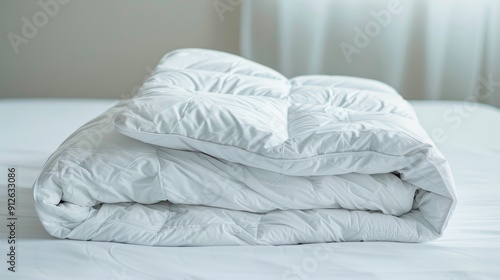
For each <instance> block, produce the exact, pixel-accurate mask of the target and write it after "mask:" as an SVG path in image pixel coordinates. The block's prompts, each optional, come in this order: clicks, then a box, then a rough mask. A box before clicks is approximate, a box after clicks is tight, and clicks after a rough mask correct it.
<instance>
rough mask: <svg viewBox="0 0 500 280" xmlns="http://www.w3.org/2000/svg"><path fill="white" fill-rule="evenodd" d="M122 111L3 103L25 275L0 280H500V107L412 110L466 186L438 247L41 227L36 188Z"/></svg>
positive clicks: (1, 129) (3, 201)
mask: <svg viewBox="0 0 500 280" xmlns="http://www.w3.org/2000/svg"><path fill="white" fill-rule="evenodd" d="M113 103H114V101H112V100H75V99H67V100H57V99H52V100H36V99H24V100H15V99H14V100H6V99H3V100H0V135H1V136H0V188H1V189H0V194H1V195H0V220H1V222H0V228H1V235H0V249H1V253H2V255H3V257H2V258H1V259H3V260H5V259H6V254H7V246H8V245H7V240H6V238H7V232H6V224H7V220H6V218H7V198H6V168H7V167H16V168H17V170H18V172H17V179H18V189H17V197H18V200H17V201H16V202H17V212H16V214H17V217H18V227H17V233H16V238H17V243H18V247H17V257H18V258H17V272H16V273H11V272H9V271H7V263H6V262H5V261H2V262H0V263H1V265H0V279H219V280H220V279H241V280H242V279H500V146H499V143H500V110H498V109H495V108H492V107H488V106H483V105H481V106H478V107H474V108H475V109H474V110H471V109H470V106H469V107H467V108H466V109H467V110H465V111H464V108H465V107H464V103H460V102H429V101H420V102H417V101H415V102H412V104H413V105H414V107H415V109H416V111H417V114H418V116H419V119H420V121H421V123H422V125H423V126H424V128H426V129H427V131H428V132H429V133H431V135H432V133H435V131H436V130H439V131H440V132H441V134H443V131H444V136H445V137H439V139H438V140H439V141H440V142H441V143H440V144H438V146H439V148H440V149H441V151H442V152H443V153H444V154H445V156H446V157H447V158H448V160H449V162H450V165H451V167H452V170H453V172H454V175H455V180H456V185H457V192H458V199H459V203H458V206H457V209H456V211H455V214H454V216H453V218H452V220H451V221H450V224H449V227H448V229H447V230H446V231H445V234H444V236H443V237H442V238H440V239H438V240H436V241H433V242H428V243H420V244H407V243H390V242H364V243H330V244H311V245H294V246H275V247H272V246H252V247H200V248H193V247H191V248H189V247H181V248H169V247H146V246H137V245H128V244H119V243H104V242H84V241H73V240H59V239H55V238H53V237H51V236H49V235H48V234H47V233H46V232H45V230H44V229H43V227H42V225H41V224H40V222H39V221H38V218H37V216H36V213H35V210H34V206H33V196H32V192H31V186H32V184H33V182H34V180H35V178H36V176H37V175H38V172H39V171H40V169H41V167H42V165H43V163H44V161H45V160H46V158H47V157H48V156H49V155H50V154H51V152H52V151H54V150H55V149H56V148H57V146H58V145H59V144H60V143H61V142H62V141H63V140H64V139H65V138H66V137H67V136H68V135H69V134H70V133H71V132H73V131H74V130H75V129H76V128H77V127H79V126H80V125H81V124H83V123H84V122H86V121H88V120H90V119H91V118H92V117H93V116H96V115H97V114H98V113H100V112H102V111H104V110H105V109H106V108H108V107H110V106H111V105H112V104H113ZM457 108H458V109H457ZM460 110H461V111H460ZM465 113H467V114H465ZM443 114H445V115H444V116H443ZM450 116H451V117H454V118H450ZM457 116H458V117H459V118H460V124H459V125H458V121H457ZM436 135H439V133H437V134H436ZM6 277H9V278H6Z"/></svg>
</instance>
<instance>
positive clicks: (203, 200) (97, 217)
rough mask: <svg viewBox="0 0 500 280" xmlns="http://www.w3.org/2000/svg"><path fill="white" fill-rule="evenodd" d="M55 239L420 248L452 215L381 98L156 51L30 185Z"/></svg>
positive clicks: (220, 60)
mask: <svg viewBox="0 0 500 280" xmlns="http://www.w3.org/2000/svg"><path fill="white" fill-rule="evenodd" d="M34 197H35V203H36V210H37V213H38V215H39V218H40V220H41V222H42V224H43V226H44V227H45V229H46V230H47V231H48V232H49V233H50V234H51V235H53V236H56V237H59V238H70V239H79V240H96V241H115V242H125V243H133V244H143V245H156V246H208V245H281V244H299V243H314V242H334V241H400V242H422V241H429V240H433V239H435V238H438V237H439V236H441V235H442V233H443V231H444V229H445V228H446V225H447V223H448V221H449V219H450V216H451V215H452V212H453V209H454V207H455V203H456V197H455V191H454V183H453V177H452V174H451V172H450V169H449V166H448V164H447V162H446V160H445V158H444V157H443V156H442V154H441V153H440V152H439V151H438V149H437V148H436V146H435V144H434V143H433V142H432V141H431V139H430V138H429V136H428V135H427V134H426V132H425V131H424V130H423V129H422V127H421V126H420V125H419V123H418V120H417V117H416V116H415V113H414V111H413V109H412V108H411V106H410V105H409V103H407V102H406V101H405V100H404V99H403V98H402V97H401V96H400V95H399V94H398V93H397V92H396V91H395V90H394V89H393V88H391V87H390V86H388V85H386V84H383V83H381V82H377V81H373V80H368V79H361V78H354V77H345V76H301V77H296V78H293V79H287V78H285V77H284V76H283V75H281V74H280V73H278V72H276V71H274V70H272V69H270V68H267V67H265V66H262V65H260V64H257V63H254V62H251V61H248V60H246V59H243V58H241V57H238V56H235V55H231V54H227V53H222V52H217V51H212V50H203V49H181V50H176V51H173V52H170V53H168V54H166V55H165V56H164V57H163V58H162V59H161V61H160V63H159V64H158V66H157V67H156V69H155V72H154V73H153V75H152V76H151V77H150V78H149V79H148V80H146V81H145V83H144V85H143V86H142V87H141V88H140V89H139V91H138V93H137V94H136V95H135V96H134V97H133V98H131V99H129V100H123V101H121V102H119V103H118V104H116V105H115V106H113V107H112V108H110V109H109V110H107V111H106V112H104V113H103V114H101V115H100V116H98V117H96V118H95V119H93V120H91V121H90V122H88V123H87V124H85V125H83V126H82V127H81V128H79V129H78V130H77V131H76V132H74V133H73V134H72V135H71V136H70V137H69V138H68V139H67V140H66V141H65V142H64V143H63V144H62V145H61V146H60V147H59V148H58V149H57V150H56V151H55V152H54V153H53V154H52V156H51V157H50V158H49V159H48V161H47V163H46V164H45V166H44V168H43V171H42V173H41V174H40V176H39V178H38V180H37V181H36V182H35V185H34Z"/></svg>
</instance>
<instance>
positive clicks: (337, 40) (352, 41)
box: [241, 0, 500, 107]
mask: <svg viewBox="0 0 500 280" xmlns="http://www.w3.org/2000/svg"><path fill="white" fill-rule="evenodd" d="M241 12H242V23H241V31H242V34H241V52H242V55H243V56H245V57H247V58H250V59H252V60H255V61H258V62H260V63H263V64H265V65H268V66H270V67H272V68H274V69H276V70H278V71H280V72H281V73H283V74H285V75H286V76H288V77H293V76H297V75H305V74H327V75H350V76H359V77H366V78H372V79H377V80H381V81H384V82H386V83H388V84H390V85H392V86H393V87H395V88H396V89H397V90H398V91H399V92H400V93H401V94H402V95H403V96H405V97H406V98H408V99H453V100H466V101H479V102H483V103H489V104H492V105H495V106H498V107H500V0H406V1H405V0H365V1H362V0H282V1H279V0H250V1H249V0H247V1H244V2H243V6H242V11H241Z"/></svg>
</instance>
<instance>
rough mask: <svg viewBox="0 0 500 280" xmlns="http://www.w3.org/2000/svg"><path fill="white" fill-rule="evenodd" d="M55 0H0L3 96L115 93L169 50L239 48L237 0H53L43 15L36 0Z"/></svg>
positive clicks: (127, 90)
mask: <svg viewBox="0 0 500 280" xmlns="http://www.w3.org/2000/svg"><path fill="white" fill-rule="evenodd" d="M54 1H56V0H15V1H10V0H0V31H1V32H0V36H1V37H0V97H1V98H18V97H79V98H117V99H118V98H120V96H123V95H130V94H131V92H132V91H134V90H136V89H137V87H138V86H139V85H141V83H142V81H143V79H144V78H145V77H146V76H147V75H148V73H149V71H150V70H149V69H152V68H154V66H155V65H156V63H157V62H158V60H159V59H160V58H161V56H162V55H163V54H165V53H166V52H168V51H171V50H174V49H177V48H185V47H199V48H211V49H217V50H222V51H227V52H231V53H238V52H239V21H240V20H239V17H240V12H239V6H238V4H237V3H238V2H234V1H233V2H228V1H227V0H216V2H217V1H219V2H223V3H224V4H231V3H232V4H233V5H236V6H234V7H233V6H225V7H226V8H227V7H229V8H230V9H228V10H226V11H224V10H219V12H218V11H217V10H216V9H215V7H214V6H213V2H214V0H140V1H137V0H72V1H68V0H64V1H63V0H58V1H60V2H61V3H60V4H57V5H52V6H50V9H48V10H49V12H50V11H54V12H53V13H52V12H50V13H52V14H53V15H48V16H47V17H46V18H44V16H45V15H47V14H48V13H49V12H44V9H43V7H42V6H41V5H40V4H39V2H42V3H49V2H50V3H52V4H53V3H58V2H54ZM65 1H68V3H67V4H63V3H62V2H65ZM234 3H236V4H234ZM221 7H222V6H221ZM57 10H58V11H57ZM23 17H25V18H26V19H27V20H28V21H29V22H30V23H29V24H26V23H25V22H23ZM33 17H35V18H33ZM47 19H48V20H47ZM44 20H46V22H44ZM35 21H36V22H35ZM30 24H33V25H34V27H35V28H37V29H38V30H36V31H33V30H30V29H29V28H28V27H26V26H29V25H30ZM36 24H38V25H39V26H40V27H37V26H36ZM23 27H24V29H25V30H24V34H23ZM9 34H10V35H9ZM25 35H27V36H25ZM9 36H10V39H9ZM17 36H18V37H17ZM28 37H32V38H28ZM11 40H13V41H14V44H13V43H11V42H10V41H11ZM16 49H17V53H16Z"/></svg>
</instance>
